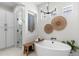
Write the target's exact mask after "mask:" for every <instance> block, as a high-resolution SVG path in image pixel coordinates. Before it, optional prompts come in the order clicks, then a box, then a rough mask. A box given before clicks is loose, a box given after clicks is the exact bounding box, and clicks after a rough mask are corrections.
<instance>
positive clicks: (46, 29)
mask: <svg viewBox="0 0 79 59" xmlns="http://www.w3.org/2000/svg"><path fill="white" fill-rule="evenodd" d="M44 31H45V32H46V33H48V34H49V33H52V32H53V26H52V25H51V24H46V25H45V27H44Z"/></svg>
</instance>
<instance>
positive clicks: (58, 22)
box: [51, 16, 67, 30]
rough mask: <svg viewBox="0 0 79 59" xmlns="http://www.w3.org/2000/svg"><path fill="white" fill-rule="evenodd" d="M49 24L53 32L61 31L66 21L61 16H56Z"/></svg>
mask: <svg viewBox="0 0 79 59" xmlns="http://www.w3.org/2000/svg"><path fill="white" fill-rule="evenodd" d="M51 24H52V26H53V27H54V29H55V30H63V29H64V28H65V27H66V25H67V21H66V19H65V18H64V17H63V16H56V17H55V18H54V19H52V21H51Z"/></svg>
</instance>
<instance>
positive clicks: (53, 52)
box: [35, 40, 71, 56]
mask: <svg viewBox="0 0 79 59" xmlns="http://www.w3.org/2000/svg"><path fill="white" fill-rule="evenodd" d="M70 50H71V47H70V46H69V45H67V44H64V43H62V42H58V41H53V43H52V41H51V40H43V41H41V42H38V43H35V51H36V54H37V55H38V56H68V55H69V54H70Z"/></svg>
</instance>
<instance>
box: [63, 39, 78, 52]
mask: <svg viewBox="0 0 79 59" xmlns="http://www.w3.org/2000/svg"><path fill="white" fill-rule="evenodd" d="M62 42H63V43H66V44H68V45H69V46H71V52H70V53H72V52H76V51H77V50H78V49H79V47H78V46H76V45H75V40H71V41H62Z"/></svg>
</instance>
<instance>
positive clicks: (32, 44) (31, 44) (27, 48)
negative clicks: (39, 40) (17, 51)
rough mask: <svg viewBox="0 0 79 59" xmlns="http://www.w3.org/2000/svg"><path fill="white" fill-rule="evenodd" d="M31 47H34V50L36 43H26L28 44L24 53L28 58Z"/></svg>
mask: <svg viewBox="0 0 79 59" xmlns="http://www.w3.org/2000/svg"><path fill="white" fill-rule="evenodd" d="M29 47H32V49H34V43H26V44H24V51H23V53H24V54H26V55H27V56H28V54H29V53H30V51H29Z"/></svg>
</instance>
